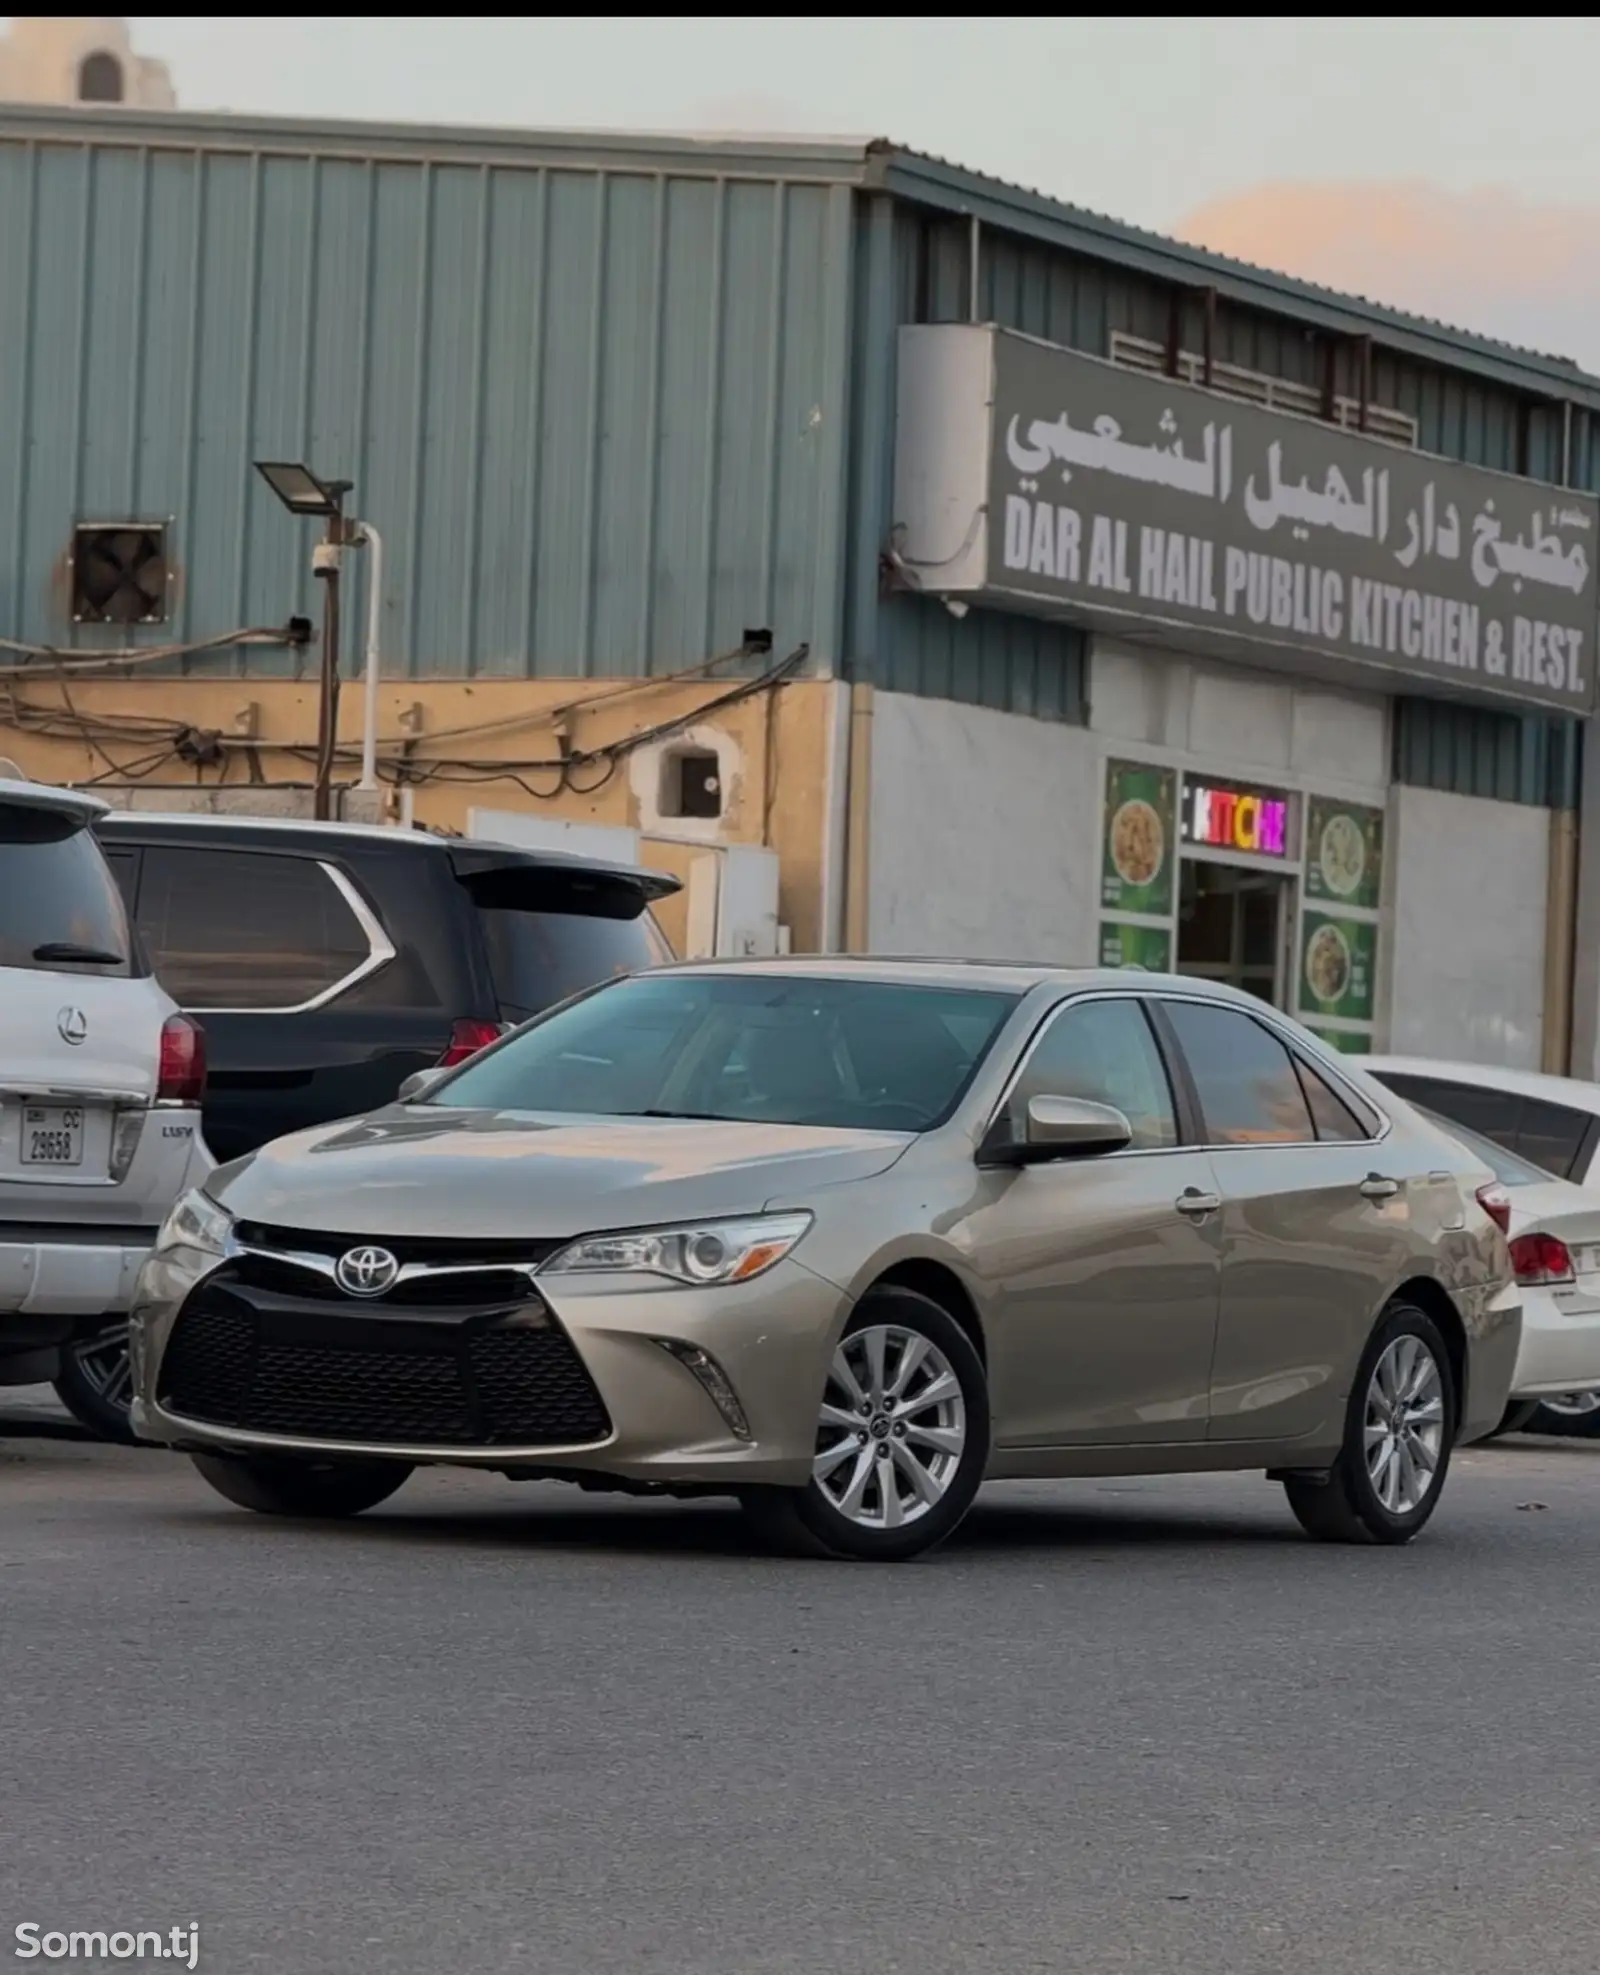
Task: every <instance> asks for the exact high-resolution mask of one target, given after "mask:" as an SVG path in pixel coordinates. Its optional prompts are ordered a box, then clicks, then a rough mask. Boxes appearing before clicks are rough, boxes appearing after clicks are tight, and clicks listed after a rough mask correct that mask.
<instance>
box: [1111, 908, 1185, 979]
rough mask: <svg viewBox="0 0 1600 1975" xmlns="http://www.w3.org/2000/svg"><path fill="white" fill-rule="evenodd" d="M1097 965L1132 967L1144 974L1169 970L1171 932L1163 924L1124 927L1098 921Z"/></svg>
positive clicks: (1162, 972)
mask: <svg viewBox="0 0 1600 1975" xmlns="http://www.w3.org/2000/svg"><path fill="white" fill-rule="evenodd" d="M1100 965H1101V966H1102V967H1136V968H1138V969H1139V970H1140V971H1141V972H1142V973H1146V974H1170V973H1171V972H1172V934H1171V932H1170V931H1169V929H1168V928H1167V927H1165V926H1125V925H1121V924H1119V923H1118V922H1117V921H1116V920H1113V919H1102V920H1101V921H1100Z"/></svg>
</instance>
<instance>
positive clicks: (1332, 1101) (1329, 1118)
mask: <svg viewBox="0 0 1600 1975" xmlns="http://www.w3.org/2000/svg"><path fill="white" fill-rule="evenodd" d="M1294 1067H1295V1069H1296V1070H1297V1071H1298V1072H1299V1075H1300V1088H1301V1089H1302V1090H1303V1091H1304V1092H1305V1094H1306V1103H1307V1104H1308V1105H1309V1106H1310V1109H1311V1122H1312V1123H1313V1124H1314V1125H1315V1126H1316V1128H1317V1137H1318V1138H1319V1139H1325V1140H1332V1141H1335V1142H1337V1143H1340V1144H1349V1143H1350V1142H1351V1141H1352V1140H1355V1139H1368V1138H1370V1137H1371V1136H1372V1133H1371V1131H1370V1130H1369V1129H1368V1128H1367V1127H1366V1126H1365V1125H1364V1124H1363V1123H1362V1122H1361V1120H1360V1119H1359V1118H1358V1117H1357V1116H1356V1114H1355V1112H1354V1111H1352V1110H1351V1108H1350V1106H1349V1105H1348V1104H1346V1102H1345V1101H1344V1099H1343V1098H1342V1097H1340V1096H1339V1094H1338V1092H1337V1091H1335V1089H1334V1088H1333V1086H1332V1084H1330V1083H1328V1082H1326V1081H1325V1079H1323V1078H1322V1077H1319V1076H1318V1075H1317V1073H1316V1071H1315V1070H1313V1069H1312V1067H1311V1065H1310V1064H1309V1063H1308V1062H1307V1061H1306V1060H1305V1058H1304V1057H1303V1056H1297V1057H1296V1058H1295V1062H1294Z"/></svg>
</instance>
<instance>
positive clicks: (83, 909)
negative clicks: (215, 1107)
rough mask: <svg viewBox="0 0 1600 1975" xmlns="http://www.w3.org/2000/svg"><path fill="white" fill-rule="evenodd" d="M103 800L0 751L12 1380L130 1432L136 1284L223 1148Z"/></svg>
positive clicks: (2, 1163) (2, 1159) (197, 1060)
mask: <svg viewBox="0 0 1600 1975" xmlns="http://www.w3.org/2000/svg"><path fill="white" fill-rule="evenodd" d="M105 808H106V805H105V804H104V803H103V802H101V801H100V800H99V799H98V798H97V797H95V796H90V795H85V794H82V793H79V792H77V791H73V790H68V789H58V788H53V787H50V786H48V785H47V784H44V783H41V782H29V781H25V780H23V779H22V777H21V776H20V774H19V773H18V771H17V770H16V769H15V767H14V766H13V765H12V764H11V763H10V762H0V1385H13V1386H14V1385H32V1384H35V1383H42V1382H44V1381H46V1380H48V1381H50V1382H52V1383H53V1384H54V1385H55V1388H56V1391H57V1393H58V1394H59V1395H60V1397H61V1399H62V1401H63V1403H64V1404H65V1405H66V1406H67V1407H68V1408H69V1409H70V1410H71V1411H72V1412H73V1413H74V1414H75V1415H76V1416H77V1418H79V1419H80V1420H81V1421H82V1422H83V1423H84V1425H86V1426H88V1427H90V1428H91V1429H92V1430H93V1431H94V1432H96V1433H99V1434H101V1435H103V1436H105V1437H107V1438H117V1439H126V1438H128V1427H127V1416H126V1412H125V1410H124V1408H125V1405H126V1390H125V1388H126V1384H127V1378H128V1352H127V1314H126V1313H127V1309H128V1304H129V1300H130V1297H131V1294H132V1291H133V1285H134V1280H135V1278H136V1276H137V1275H138V1272H139V1266H140V1264H141V1263H142V1262H143V1260H144V1258H145V1256H146V1254H147V1253H148V1252H149V1249H150V1247H151V1244H152V1243H153V1242H154V1240H155V1237H156V1233H157V1230H158V1229H159V1228H160V1225H161V1223H162V1221H163V1220H164V1219H165V1218H166V1215H167V1212H168V1210H169V1209H170V1208H171V1206H172V1205H173V1203H174V1201H176V1200H177V1199H178V1198H179V1197H180V1196H181V1195H182V1194H183V1193H184V1192H185V1191H186V1190H187V1189H188V1188H189V1187H191V1186H194V1185H196V1184H197V1183H198V1182H199V1181H200V1180H202V1179H203V1178H204V1177H205V1176H206V1174H207V1173H209V1172H210V1171H211V1169H212V1166H213V1161H212V1158H211V1155H210V1153H209V1152H208V1151H207V1149H206V1145H205V1141H204V1139H203V1137H202V1136H201V1130H200V1099H201V1095H202V1093H203V1090H204V1087H205V1038H204V1035H203V1033H202V1032H201V1030H200V1028H199V1026H198V1025H197V1024H196V1023H194V1022H192V1021H191V1020H190V1019H189V1018H188V1017H187V1016H186V1015H183V1014H181V1013H180V1012H179V1010H178V1008H177V1005H176V1003H174V1002H173V1001H172V999H171V998H170V996H168V995H167V994H166V993H165V992H164V991H163V989H162V988H160V987H159V986H158V985H157V983H156V981H155V979H154V977H153V976H152V974H151V972H150V969H149V967H148V966H147V965H146V964H145V961H144V957H143V955H142V953H141V952H140V950H139V946H138V942H137V940H136V939H135V937H134V935H133V933H132V930H131V929H130V927H129V924H128V920H127V916H126V914H125V913H124V910H123V904H122V895H121V893H120V892H119V890H118V888H117V882H116V879H115V878H114V877H113V876H112V874H111V871H110V869H109V868H108V866H107V864H106V861H105V858H104V857H103V855H102V854H101V851H100V847H99V844H98V842H97V841H96V839H95V835H94V832H93V831H92V830H91V829H90V828H89V825H90V824H91V823H92V822H93V821H94V819H95V817H96V816H99V815H101V814H102V813H103V812H104V810H105Z"/></svg>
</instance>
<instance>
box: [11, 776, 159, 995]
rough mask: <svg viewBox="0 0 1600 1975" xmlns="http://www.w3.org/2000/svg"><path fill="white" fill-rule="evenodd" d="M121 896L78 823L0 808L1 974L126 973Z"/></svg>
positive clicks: (20, 807)
mask: <svg viewBox="0 0 1600 1975" xmlns="http://www.w3.org/2000/svg"><path fill="white" fill-rule="evenodd" d="M131 951H132V948H131V945H130V941H129V937H128V921H127V916H126V914H125V913H124V911H123V906H122V894H121V892H120V891H119V890H118V889H117V884H116V880H115V879H114V878H113V877H112V875H111V872H110V870H109V868H108V867H107V864H106V861H105V858H104V857H103V856H102V855H101V852H100V847H99V844H98V843H97V841H96V840H95V838H94V836H93V835H92V834H91V832H90V831H88V830H86V829H84V828H83V827H82V825H81V824H80V823H79V821H78V819H77V818H76V817H69V816H63V815H61V814H60V813H59V812H58V811H54V810H48V809H36V808H33V807H31V806H26V805H24V804H21V803H15V804H13V803H0V967H20V968H23V969H25V970H28V971H45V972H54V971H56V970H58V969H59V970H75V969H88V970H91V971H92V972H94V973H97V974H113V975H124V974H127V973H128V972H130V971H131V967H130V960H129V954H130V952H131Z"/></svg>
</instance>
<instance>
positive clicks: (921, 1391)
mask: <svg viewBox="0 0 1600 1975" xmlns="http://www.w3.org/2000/svg"><path fill="white" fill-rule="evenodd" d="M966 1444H967V1409H966V1401H965V1399H964V1398H963V1397H962V1392H961V1382H960V1380H959V1379H958V1378H957V1377H956V1374H955V1372H954V1370H953V1369H952V1367H951V1365H950V1361H949V1360H948V1359H947V1358H946V1357H945V1355H944V1353H943V1352H942V1351H941V1350H940V1349H939V1347H938V1346H937V1345H936V1344H935V1343H933V1342H932V1340H931V1339H929V1338H927V1337H924V1336H923V1335H922V1334H921V1333H920V1332H919V1331H915V1330H910V1329H906V1328H903V1327H902V1326H901V1325H899V1324H874V1325H872V1326H871V1327H869V1328H867V1329H864V1330H858V1331H852V1332H851V1333H850V1335H849V1336H848V1337H845V1338H842V1339H841V1340H840V1342H839V1346H838V1349H837V1350H836V1351H835V1352H834V1354H833V1362H832V1364H831V1365H830V1366H829V1368H828V1382H827V1388H826V1390H825V1391H824V1393H823V1398H822V1413H821V1417H820V1419H819V1420H818V1423H817V1446H816V1454H815V1458H814V1459H813V1462H812V1468H811V1475H812V1479H813V1481H814V1482H815V1483H816V1485H817V1488H818V1490H819V1491H820V1492H821V1494H822V1496H823V1497H824V1499H825V1500H826V1501H827V1502H828V1504H829V1505H830V1506H831V1507H832V1508H833V1509H835V1510H836V1511H837V1512H838V1514H840V1515H841V1516H843V1517H844V1518H845V1519H846V1520H847V1521H849V1522H852V1523H855V1524H857V1525H858V1526H860V1527H862V1528H865V1529H900V1528H903V1527H904V1526H905V1525H906V1524H907V1523H911V1522H916V1521H918V1520H919V1519H920V1518H921V1517H923V1516H925V1515H926V1514H927V1513H928V1512H929V1510H930V1509H933V1508H936V1507H937V1506H938V1504H939V1503H940V1502H941V1501H942V1500H943V1499H944V1496H945V1494H946V1492H947V1490H948V1489H949V1487H950V1485H951V1483H952V1482H953V1481H954V1480H955V1477H956V1474H957V1471H958V1470H959V1468H960V1466H961V1456H962V1453H963V1451H964V1450H965V1447H966Z"/></svg>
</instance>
